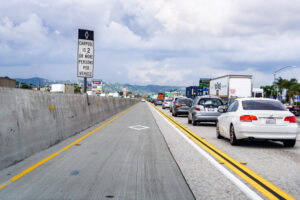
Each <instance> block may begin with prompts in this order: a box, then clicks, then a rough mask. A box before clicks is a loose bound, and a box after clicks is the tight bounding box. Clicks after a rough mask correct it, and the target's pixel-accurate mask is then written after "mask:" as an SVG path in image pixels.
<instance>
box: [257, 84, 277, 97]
mask: <svg viewBox="0 0 300 200" xmlns="http://www.w3.org/2000/svg"><path fill="white" fill-rule="evenodd" d="M260 88H261V89H263V90H264V97H265V98H270V96H272V95H273V94H274V86H273V85H266V86H261V87H260Z"/></svg>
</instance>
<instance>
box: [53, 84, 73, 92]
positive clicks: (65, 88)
mask: <svg viewBox="0 0 300 200" xmlns="http://www.w3.org/2000/svg"><path fill="white" fill-rule="evenodd" d="M50 92H56V93H66V94H74V86H73V85H67V84H52V85H51V90H50Z"/></svg>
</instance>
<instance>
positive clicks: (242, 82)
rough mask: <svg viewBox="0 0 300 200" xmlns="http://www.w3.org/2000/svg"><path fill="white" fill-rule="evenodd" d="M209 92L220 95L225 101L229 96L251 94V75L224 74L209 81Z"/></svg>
mask: <svg viewBox="0 0 300 200" xmlns="http://www.w3.org/2000/svg"><path fill="white" fill-rule="evenodd" d="M209 89H210V90H209V92H210V93H209V94H210V95H215V96H218V97H221V98H222V99H223V100H225V102H227V101H228V100H229V99H230V98H237V97H251V96H252V75H226V76H221V77H217V78H213V79H211V81H210V88H209Z"/></svg>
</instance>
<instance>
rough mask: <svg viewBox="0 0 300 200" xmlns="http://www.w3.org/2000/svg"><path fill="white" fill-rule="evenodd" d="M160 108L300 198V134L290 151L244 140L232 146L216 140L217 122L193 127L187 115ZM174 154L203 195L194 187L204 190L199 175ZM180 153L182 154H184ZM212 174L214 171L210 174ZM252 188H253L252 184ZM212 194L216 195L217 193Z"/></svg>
mask: <svg viewBox="0 0 300 200" xmlns="http://www.w3.org/2000/svg"><path fill="white" fill-rule="evenodd" d="M157 108H159V109H160V110H161V111H163V112H164V113H165V114H167V115H168V116H169V117H171V118H172V119H175V120H176V121H178V122H179V123H180V124H182V125H183V126H185V127H187V128H188V129H190V130H191V131H193V132H194V133H195V134H197V135H198V136H199V137H201V138H203V139H205V140H206V141H208V142H209V143H210V144H212V145H214V146H215V147H217V148H218V149H220V150H221V151H223V152H224V153H226V154H227V155H229V156H231V157H232V158H234V159H236V160H237V161H239V162H245V163H246V166H247V167H248V168H250V169H251V170H253V171H254V172H256V173H257V174H259V175H260V176H261V177H263V178H265V179H267V180H268V181H270V182H271V183H273V184H274V185H275V186H277V187H279V188H280V189H282V190H283V191H285V192H286V193H288V194H289V195H291V196H292V197H294V198H295V199H300V139H299V138H300V136H299V134H298V139H297V143H296V145H295V147H294V148H287V147H284V146H283V144H282V143H281V142H273V141H243V142H242V143H241V145H240V146H231V145H230V143H229V141H228V140H227V139H217V138H216V127H215V124H214V123H201V124H199V125H197V126H193V125H191V124H188V122H187V117H186V116H179V117H173V116H172V115H171V113H170V112H169V110H168V109H164V110H163V109H161V107H157ZM171 149H172V148H171ZM174 152H176V149H175V150H174ZM178 152H179V151H178ZM174 154H175V158H176V160H177V162H179V166H180V168H181V169H182V171H183V174H184V176H185V177H186V179H187V182H188V183H189V184H190V186H191V188H192V190H193V191H194V193H195V196H196V197H197V196H199V193H201V192H203V191H200V192H198V191H197V189H195V188H194V185H197V188H201V187H202V186H203V184H201V183H197V182H196V183H195V181H194V183H193V180H194V179H193V178H192V177H195V175H191V173H190V172H189V171H191V170H185V168H190V167H189V166H186V164H185V163H187V162H186V161H184V162H180V156H179V158H177V156H176V153H174ZM177 154H180V152H179V153H177ZM195 157H196V156H195ZM195 157H194V161H193V163H194V164H195V162H197V161H195ZM182 160H184V159H182ZM198 166H199V165H198ZM194 170H196V171H197V170H198V171H199V172H198V174H199V173H201V172H200V171H201V170H199V168H197V167H194ZM208 173H213V172H212V171H209V172H208ZM211 177H213V176H211ZM199 178H201V177H198V179H199ZM207 180H208V179H207ZM219 180H220V179H219ZM241 180H242V181H244V180H243V179H241ZM208 182H209V181H208ZM208 182H206V184H208ZM244 182H245V181H244ZM211 184H213V183H211ZM246 184H247V183H246ZM247 185H249V184H247ZM224 187H227V186H224ZM249 187H250V188H251V186H250V185H249ZM198 190H199V189H198ZM229 190H231V189H229ZM254 190H255V189H254ZM233 191H234V190H231V192H230V193H233ZM223 192H224V191H223ZM216 193H218V192H216ZM211 194H213V192H212V193H211ZM258 194H259V192H258ZM261 197H262V198H265V197H264V196H263V195H261ZM227 198H228V199H229V197H225V199H227ZM237 198H240V196H237ZM237 198H233V199H237ZM241 199H242V198H241Z"/></svg>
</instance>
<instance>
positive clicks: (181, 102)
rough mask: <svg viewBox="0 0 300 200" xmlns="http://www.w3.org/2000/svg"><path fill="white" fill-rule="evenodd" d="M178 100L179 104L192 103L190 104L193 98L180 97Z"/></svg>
mask: <svg viewBox="0 0 300 200" xmlns="http://www.w3.org/2000/svg"><path fill="white" fill-rule="evenodd" d="M177 102H178V103H179V104H186V105H190V104H192V102H193V100H191V99H178V100H177Z"/></svg>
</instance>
